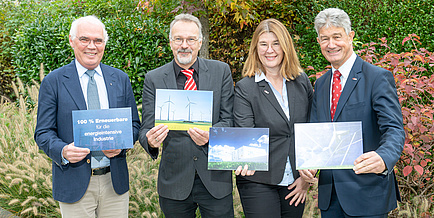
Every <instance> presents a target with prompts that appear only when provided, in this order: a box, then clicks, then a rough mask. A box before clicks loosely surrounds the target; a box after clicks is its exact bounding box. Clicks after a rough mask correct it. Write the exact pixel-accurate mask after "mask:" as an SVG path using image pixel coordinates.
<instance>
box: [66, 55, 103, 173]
mask: <svg viewBox="0 0 434 218" xmlns="http://www.w3.org/2000/svg"><path fill="white" fill-rule="evenodd" d="M75 66H76V68H77V72H78V78H79V79H80V85H81V90H82V91H83V93H87V83H88V82H89V76H88V75H87V74H86V71H87V70H88V69H86V68H84V67H83V66H82V65H81V64H80V63H79V62H78V61H77V59H75ZM94 70H95V71H96V73H95V75H94V79H95V82H96V84H97V86H98V97H99V101H100V107H101V109H109V103H108V95H107V89H106V87H105V82H104V77H103V75H102V70H101V67H100V66H99V65H98V67H97V68H95V69H94ZM83 95H84V100H85V101H86V105H87V95H85V94H83ZM62 154H63V150H62ZM68 163H69V161H68V160H66V159H65V158H64V157H63V156H62V164H68ZM106 166H110V160H109V159H108V158H107V157H103V158H102V159H101V161H97V160H96V159H95V158H94V157H92V159H91V168H92V169H95V168H100V167H106Z"/></svg>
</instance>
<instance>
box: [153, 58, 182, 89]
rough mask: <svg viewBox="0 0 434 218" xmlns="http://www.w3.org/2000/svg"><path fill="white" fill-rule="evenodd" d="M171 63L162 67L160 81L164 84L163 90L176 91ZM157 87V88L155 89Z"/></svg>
mask: <svg viewBox="0 0 434 218" xmlns="http://www.w3.org/2000/svg"><path fill="white" fill-rule="evenodd" d="M173 61H174V60H172V61H171V62H170V64H166V65H164V66H163V68H162V69H161V71H162V72H161V74H162V75H161V79H162V81H163V83H164V86H165V87H164V88H167V89H177V88H178V87H177V85H176V78H175V71H174V69H173ZM158 88H159V87H158V86H157V89H158Z"/></svg>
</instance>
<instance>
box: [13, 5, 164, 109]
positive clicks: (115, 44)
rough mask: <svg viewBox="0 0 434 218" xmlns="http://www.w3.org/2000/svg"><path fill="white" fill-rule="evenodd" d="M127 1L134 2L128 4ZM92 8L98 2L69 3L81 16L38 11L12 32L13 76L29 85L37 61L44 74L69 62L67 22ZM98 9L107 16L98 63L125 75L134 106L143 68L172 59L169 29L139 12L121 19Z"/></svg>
mask: <svg viewBox="0 0 434 218" xmlns="http://www.w3.org/2000/svg"><path fill="white" fill-rule="evenodd" d="M131 4H132V5H136V3H133V2H131ZM72 5H73V4H72ZM91 6H94V7H91ZM103 6H104V4H103ZM105 6H107V7H110V5H105ZM130 6H131V5H130ZM95 7H99V8H98V9H100V8H101V7H102V6H101V5H79V6H77V5H73V7H71V8H70V9H71V10H74V9H77V11H76V12H77V13H83V14H77V13H69V14H62V13H58V14H53V15H48V16H47V15H45V14H42V15H40V16H37V18H36V19H35V20H33V21H32V22H29V23H26V24H24V25H23V26H22V28H21V29H20V30H19V31H18V32H17V33H16V34H15V36H14V44H13V46H12V51H13V52H12V57H13V65H14V67H15V74H16V75H17V76H18V77H19V78H20V79H21V80H22V81H23V82H24V83H30V82H31V80H32V79H34V80H36V81H39V72H40V67H41V64H43V65H44V70H45V72H46V73H49V72H51V71H52V70H54V69H56V68H58V67H60V66H63V65H65V64H67V63H69V62H71V60H73V59H74V54H73V51H72V49H71V47H70V45H69V42H68V35H69V28H70V25H71V23H72V21H73V20H74V19H75V18H76V17H79V16H83V15H86V13H87V12H86V11H84V12H83V11H81V10H83V8H87V9H86V10H94V9H95ZM100 12H103V13H101V14H102V15H106V17H101V20H102V21H103V23H104V24H105V25H106V29H107V32H108V35H109V41H108V43H107V45H106V49H105V53H104V57H103V60H102V62H103V63H105V64H108V65H110V66H113V67H116V68H119V69H121V70H123V71H124V72H126V73H127V74H128V75H129V77H130V80H131V83H132V86H133V91H134V94H135V97H136V100H137V103H138V104H139V103H140V102H141V93H142V89H143V79H144V76H145V74H146V72H147V71H149V70H152V69H154V68H157V67H159V66H161V65H163V64H165V63H167V62H169V61H170V60H171V59H172V54H171V50H170V47H169V44H168V27H167V26H166V25H164V24H161V23H160V22H159V21H158V20H156V19H154V18H147V17H145V16H143V15H142V14H141V13H139V12H138V11H130V12H131V14H130V15H128V16H127V15H124V16H121V17H118V16H117V14H116V16H112V14H110V13H108V12H107V10H100Z"/></svg>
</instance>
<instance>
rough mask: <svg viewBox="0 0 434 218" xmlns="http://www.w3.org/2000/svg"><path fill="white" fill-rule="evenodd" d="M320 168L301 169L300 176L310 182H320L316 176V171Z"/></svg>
mask: <svg viewBox="0 0 434 218" xmlns="http://www.w3.org/2000/svg"><path fill="white" fill-rule="evenodd" d="M317 171H318V170H299V171H298V173H300V177H301V178H302V179H303V180H304V181H305V182H308V183H315V182H318V178H316V176H315V175H316V172H317Z"/></svg>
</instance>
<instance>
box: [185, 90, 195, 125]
mask: <svg viewBox="0 0 434 218" xmlns="http://www.w3.org/2000/svg"><path fill="white" fill-rule="evenodd" d="M187 100H188V104H187V106H185V107H186V108H187V107H188V121H189V122H191V119H190V114H191V112H190V111H191V110H190V108H191V105H192V104H196V103H194V102H192V101H190V98H188V96H187Z"/></svg>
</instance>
